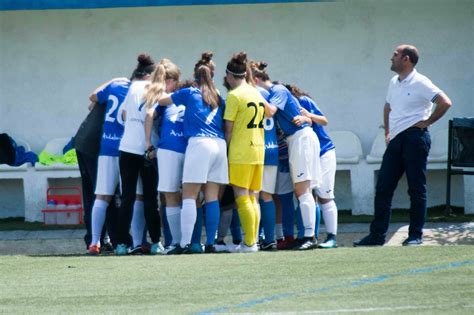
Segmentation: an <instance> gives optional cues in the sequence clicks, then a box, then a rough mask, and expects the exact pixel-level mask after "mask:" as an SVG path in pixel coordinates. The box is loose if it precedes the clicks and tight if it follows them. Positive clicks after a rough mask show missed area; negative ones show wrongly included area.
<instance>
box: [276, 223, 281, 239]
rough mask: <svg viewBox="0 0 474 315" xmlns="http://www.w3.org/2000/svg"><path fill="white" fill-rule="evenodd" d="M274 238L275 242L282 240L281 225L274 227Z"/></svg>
mask: <svg viewBox="0 0 474 315" xmlns="http://www.w3.org/2000/svg"><path fill="white" fill-rule="evenodd" d="M275 238H276V239H277V240H281V239H283V224H281V223H277V224H276V225H275Z"/></svg>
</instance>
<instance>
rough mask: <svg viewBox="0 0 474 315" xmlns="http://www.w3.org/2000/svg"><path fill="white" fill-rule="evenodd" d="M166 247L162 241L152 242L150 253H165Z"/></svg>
mask: <svg viewBox="0 0 474 315" xmlns="http://www.w3.org/2000/svg"><path fill="white" fill-rule="evenodd" d="M164 252H165V249H164V248H163V245H161V243H160V242H158V243H153V244H151V247H150V255H164V254H165V253H164Z"/></svg>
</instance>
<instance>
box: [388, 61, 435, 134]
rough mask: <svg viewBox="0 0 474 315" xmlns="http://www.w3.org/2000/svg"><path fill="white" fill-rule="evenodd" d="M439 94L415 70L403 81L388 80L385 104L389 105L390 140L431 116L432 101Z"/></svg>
mask: <svg viewBox="0 0 474 315" xmlns="http://www.w3.org/2000/svg"><path fill="white" fill-rule="evenodd" d="M440 93H441V90H440V89H439V88H438V87H436V86H435V85H434V84H433V83H432V82H431V81H430V79H428V78H427V77H425V76H424V75H422V74H420V73H418V72H417V71H416V70H415V69H413V71H412V72H411V73H410V74H409V75H408V76H407V77H406V78H405V79H404V80H403V81H399V80H398V75H396V76H394V77H393V78H392V79H391V80H390V84H389V86H388V92H387V99H386V102H387V103H388V104H390V115H389V127H390V140H391V139H393V138H395V137H396V136H397V135H398V134H399V133H400V132H402V131H404V130H406V129H408V128H410V127H411V126H413V125H414V124H416V123H417V122H419V121H422V120H426V119H428V118H429V117H430V115H431V110H432V109H433V101H434V100H435V99H436V97H437V96H438V95H439V94H440Z"/></svg>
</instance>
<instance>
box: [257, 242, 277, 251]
mask: <svg viewBox="0 0 474 315" xmlns="http://www.w3.org/2000/svg"><path fill="white" fill-rule="evenodd" d="M276 249H277V244H276V243H275V242H270V243H268V244H267V243H265V242H263V243H261V244H260V250H263V251H274V250H276Z"/></svg>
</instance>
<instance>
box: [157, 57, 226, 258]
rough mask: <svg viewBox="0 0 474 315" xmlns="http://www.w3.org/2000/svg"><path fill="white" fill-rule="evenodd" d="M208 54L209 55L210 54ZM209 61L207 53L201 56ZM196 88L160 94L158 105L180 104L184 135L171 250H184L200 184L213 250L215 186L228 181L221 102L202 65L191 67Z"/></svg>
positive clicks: (210, 249)
mask: <svg viewBox="0 0 474 315" xmlns="http://www.w3.org/2000/svg"><path fill="white" fill-rule="evenodd" d="M211 56H212V55H211ZM203 57H204V58H206V59H207V60H204V61H207V62H208V61H209V59H210V56H209V55H207V56H204V55H203ZM195 81H196V84H197V87H188V88H184V89H181V90H178V91H176V92H174V93H172V94H164V95H163V96H162V97H161V98H160V100H159V104H160V105H162V106H167V105H170V104H183V105H184V106H185V107H186V111H185V114H184V120H183V123H184V136H185V137H186V138H187V139H188V146H187V148H186V152H185V157H184V169H183V202H182V210H181V242H180V247H177V248H176V249H175V250H174V253H176V254H178V253H188V252H189V251H190V243H191V238H192V234H193V229H194V225H195V222H196V216H197V208H196V199H197V197H198V194H199V192H200V191H201V187H202V186H203V185H204V198H205V201H206V205H205V206H206V236H207V240H206V248H205V251H206V252H208V253H211V252H215V247H214V238H215V235H216V231H217V228H218V224H219V214H220V209H219V201H218V195H219V188H220V186H221V185H223V184H228V182H229V179H228V166H227V146H226V142H225V140H224V128H223V115H224V110H225V102H224V100H223V99H222V98H221V97H220V95H219V94H218V92H217V89H216V87H215V86H214V82H213V81H212V70H211V68H210V67H209V66H208V65H206V64H205V62H204V63H203V64H202V65H197V67H196V69H195Z"/></svg>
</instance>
